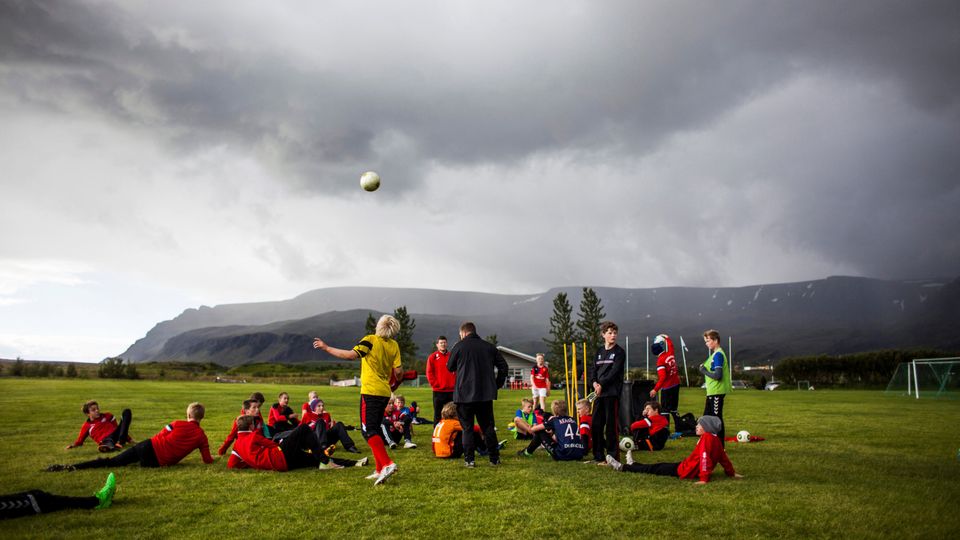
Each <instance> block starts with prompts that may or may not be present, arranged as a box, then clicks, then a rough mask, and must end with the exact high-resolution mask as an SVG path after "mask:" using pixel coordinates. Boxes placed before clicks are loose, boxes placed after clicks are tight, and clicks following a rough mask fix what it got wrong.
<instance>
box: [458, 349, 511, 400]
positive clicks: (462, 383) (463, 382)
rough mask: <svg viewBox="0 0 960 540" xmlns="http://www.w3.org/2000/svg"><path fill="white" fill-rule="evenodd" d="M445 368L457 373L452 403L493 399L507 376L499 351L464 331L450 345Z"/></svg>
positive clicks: (505, 365)
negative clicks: (459, 338) (458, 338)
mask: <svg viewBox="0 0 960 540" xmlns="http://www.w3.org/2000/svg"><path fill="white" fill-rule="evenodd" d="M494 368H496V370H497V372H496V376H494V372H493V370H494ZM447 369H449V370H450V371H452V372H454V373H456V374H457V382H456V385H455V386H454V388H453V401H454V402H455V403H475V402H478V401H493V400H495V399H497V389H498V388H500V387H502V386H503V383H504V382H506V380H507V361H506V360H504V359H503V355H502V354H500V351H498V350H497V348H496V347H494V346H493V345H492V344H490V343H487V342H486V341H484V340H482V339H480V336H478V335H476V334H469V335H467V337H465V338H463V339H462V340H460V342H459V343H457V344H456V345H454V346H453V350H451V351H450V359H449V360H447Z"/></svg>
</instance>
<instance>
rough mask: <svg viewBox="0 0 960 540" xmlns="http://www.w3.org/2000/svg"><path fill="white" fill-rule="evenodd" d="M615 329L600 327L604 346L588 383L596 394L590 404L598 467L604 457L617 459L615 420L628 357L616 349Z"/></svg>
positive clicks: (616, 329)
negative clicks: (591, 384)
mask: <svg viewBox="0 0 960 540" xmlns="http://www.w3.org/2000/svg"><path fill="white" fill-rule="evenodd" d="M618 331H619V329H618V328H617V325H616V324H614V323H612V322H610V321H604V322H603V324H601V325H600V335H601V336H603V345H602V346H601V347H600V348H599V349H597V352H596V354H595V355H594V359H593V374H592V376H591V382H592V383H593V391H594V392H596V393H597V398H596V401H595V402H594V404H593V425H592V426H591V427H590V434H591V435H592V436H593V441H592V443H593V458H594V459H595V460H596V461H597V464H598V465H606V464H607V462H606V454H609V455H611V456H613V457H614V458H619V457H620V452H619V451H618V445H617V434H618V433H619V427H618V426H617V418H618V417H619V415H620V411H619V408H620V391H621V390H622V389H623V370H624V366H625V364H626V358H627V353H626V352H625V351H624V350H623V348H622V347H621V346H619V345H617V333H618ZM605 453H606V454H605Z"/></svg>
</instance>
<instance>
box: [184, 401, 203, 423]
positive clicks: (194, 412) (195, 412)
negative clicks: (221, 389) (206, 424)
mask: <svg viewBox="0 0 960 540" xmlns="http://www.w3.org/2000/svg"><path fill="white" fill-rule="evenodd" d="M206 413H207V409H206V408H205V407H204V406H203V403H200V402H197V401H194V402H193V403H191V404H189V405H187V420H203V417H204V415H205V414H206Z"/></svg>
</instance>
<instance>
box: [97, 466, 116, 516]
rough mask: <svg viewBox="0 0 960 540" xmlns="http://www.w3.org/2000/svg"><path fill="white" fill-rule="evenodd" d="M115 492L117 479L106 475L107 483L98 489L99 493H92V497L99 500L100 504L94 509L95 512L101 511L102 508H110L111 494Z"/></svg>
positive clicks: (111, 475) (111, 474)
mask: <svg viewBox="0 0 960 540" xmlns="http://www.w3.org/2000/svg"><path fill="white" fill-rule="evenodd" d="M116 492H117V477H116V476H114V475H113V473H110V474H109V475H107V482H106V483H105V484H103V487H102V488H100V491H98V492H96V493H94V496H95V497H96V498H97V499H99V500H100V504H98V505H97V506H95V507H94V508H95V509H97V510H103V509H104V508H110V504H111V503H113V494H114V493H116Z"/></svg>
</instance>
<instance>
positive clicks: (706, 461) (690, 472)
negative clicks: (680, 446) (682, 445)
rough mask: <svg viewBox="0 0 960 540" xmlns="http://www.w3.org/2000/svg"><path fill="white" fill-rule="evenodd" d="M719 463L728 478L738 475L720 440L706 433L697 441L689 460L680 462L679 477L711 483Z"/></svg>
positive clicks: (688, 457)
mask: <svg viewBox="0 0 960 540" xmlns="http://www.w3.org/2000/svg"><path fill="white" fill-rule="evenodd" d="M717 463H719V464H720V465H721V466H723V472H725V473H727V476H733V475H734V474H735V473H736V471H734V470H733V463H730V458H728V457H727V453H726V452H724V451H723V445H722V444H721V443H720V438H719V437H717V436H716V435H714V434H712V433H704V434H703V435H701V436H700V440H699V441H697V447H696V448H694V449H693V452H692V453H691V454H690V455H689V456H687V459H685V460H683V461H681V462H680V465H679V466H678V467H677V475H678V476H679V477H680V478H687V479H690V480H693V479H695V478H697V477H698V476H699V477H700V480H701V481H703V482H709V481H710V473H712V472H713V469H714V467H716V466H717Z"/></svg>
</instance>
